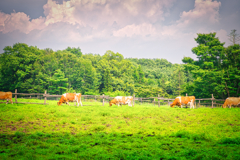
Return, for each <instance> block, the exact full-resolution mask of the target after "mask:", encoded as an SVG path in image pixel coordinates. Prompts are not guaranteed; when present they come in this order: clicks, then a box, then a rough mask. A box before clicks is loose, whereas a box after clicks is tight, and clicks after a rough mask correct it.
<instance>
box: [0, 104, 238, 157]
mask: <svg viewBox="0 0 240 160" xmlns="http://www.w3.org/2000/svg"><path fill="white" fill-rule="evenodd" d="M19 101H21V99H19ZM24 101H25V102H26V99H25V100H24ZM27 101H30V102H31V101H34V102H36V101H38V100H31V99H29V100H27ZM39 102H40V100H39ZM41 102H42V101H41ZM48 103H49V105H37V104H7V105H6V104H4V103H1V104H0V159H134V160H136V159H240V109H239V108H231V109H229V108H227V109H223V108H214V109H212V108H205V107H202V108H197V109H189V108H182V109H181V108H170V107H169V106H161V107H157V106H153V105H151V104H143V105H139V104H136V105H135V106H134V107H129V106H123V107H118V106H116V105H113V106H112V107H109V104H108V103H106V104H105V105H104V106H102V103H100V102H82V103H83V105H84V106H83V107H81V106H80V107H77V106H74V103H70V106H67V105H65V104H63V105H61V106H57V101H48Z"/></svg>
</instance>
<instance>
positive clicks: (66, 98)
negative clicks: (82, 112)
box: [57, 93, 82, 106]
mask: <svg viewBox="0 0 240 160" xmlns="http://www.w3.org/2000/svg"><path fill="white" fill-rule="evenodd" d="M81 96H82V94H81V93H65V94H63V95H62V97H61V99H60V100H59V102H58V103H57V104H58V105H59V106H60V105H61V104H62V103H66V104H68V105H69V103H68V102H77V106H79V103H80V104H81V106H82V102H81Z"/></svg>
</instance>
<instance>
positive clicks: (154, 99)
mask: <svg viewBox="0 0 240 160" xmlns="http://www.w3.org/2000/svg"><path fill="white" fill-rule="evenodd" d="M153 105H154V106H155V98H153Z"/></svg>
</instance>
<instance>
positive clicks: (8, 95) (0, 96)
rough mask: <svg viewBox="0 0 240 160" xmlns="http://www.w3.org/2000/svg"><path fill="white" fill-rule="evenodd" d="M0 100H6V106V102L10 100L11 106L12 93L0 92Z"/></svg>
mask: <svg viewBox="0 0 240 160" xmlns="http://www.w3.org/2000/svg"><path fill="white" fill-rule="evenodd" d="M0 100H7V103H6V104H8V101H9V100H10V102H11V103H12V104H13V101H12V92H0Z"/></svg>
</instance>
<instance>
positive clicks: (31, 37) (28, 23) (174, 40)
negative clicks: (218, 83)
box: [0, 0, 240, 63]
mask: <svg viewBox="0 0 240 160" xmlns="http://www.w3.org/2000/svg"><path fill="white" fill-rule="evenodd" d="M239 8H240V1H239V0H195V1H194V0H0V53H3V48H4V47H5V46H12V45H13V44H15V43H18V42H20V43H26V44H28V45H31V46H37V47H38V48H40V49H45V48H52V49H53V50H54V51H56V50H62V49H66V48H67V47H68V46H70V47H80V48H81V50H82V52H83V53H94V54H100V55H103V54H104V53H105V52H106V51H107V50H112V51H113V52H115V53H116V52H118V53H121V54H122V55H123V56H124V57H125V58H127V57H133V58H164V59H167V60H168V61H170V62H172V63H181V62H182V61H181V60H182V58H183V57H184V56H187V57H192V58H195V55H194V54H192V52H191V49H192V48H193V47H195V46H196V45H197V44H196V43H195V41H194V38H196V37H197V33H210V32H216V33H217V37H219V39H220V41H221V42H225V43H226V44H225V46H228V45H230V42H229V40H228V36H227V35H229V33H230V32H231V30H232V29H236V30H237V33H239V34H240V13H239V12H240V9H239Z"/></svg>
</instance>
